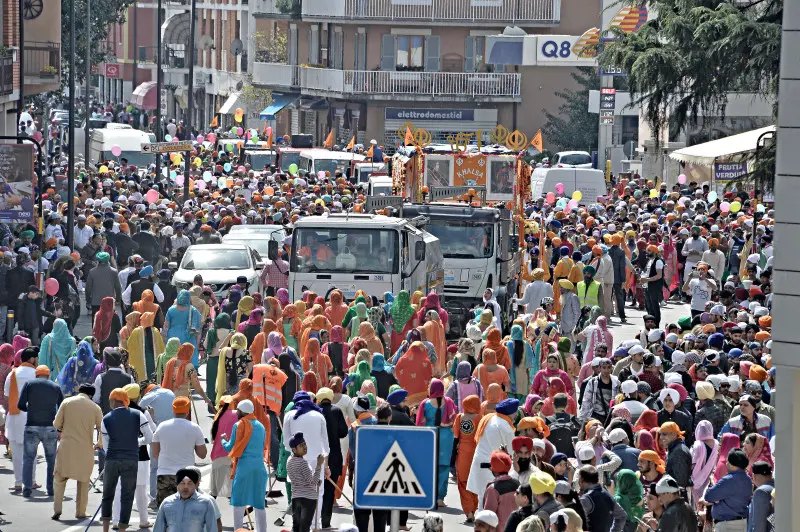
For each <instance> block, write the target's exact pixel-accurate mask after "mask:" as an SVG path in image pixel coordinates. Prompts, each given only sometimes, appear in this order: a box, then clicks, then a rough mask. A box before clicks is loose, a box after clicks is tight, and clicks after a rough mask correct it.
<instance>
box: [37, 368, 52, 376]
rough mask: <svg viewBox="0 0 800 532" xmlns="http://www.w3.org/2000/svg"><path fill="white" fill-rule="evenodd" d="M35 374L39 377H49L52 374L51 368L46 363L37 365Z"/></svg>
mask: <svg viewBox="0 0 800 532" xmlns="http://www.w3.org/2000/svg"><path fill="white" fill-rule="evenodd" d="M35 375H36V376H37V377H49V376H50V368H48V367H47V366H45V365H41V366H37V367H36V371H35Z"/></svg>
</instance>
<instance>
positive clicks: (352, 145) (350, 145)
mask: <svg viewBox="0 0 800 532" xmlns="http://www.w3.org/2000/svg"><path fill="white" fill-rule="evenodd" d="M355 146H356V136H355V135H353V138H352V139H350V142H348V143H347V146H345V147H344V150H345V151H351V150H352V149H353V148H355Z"/></svg>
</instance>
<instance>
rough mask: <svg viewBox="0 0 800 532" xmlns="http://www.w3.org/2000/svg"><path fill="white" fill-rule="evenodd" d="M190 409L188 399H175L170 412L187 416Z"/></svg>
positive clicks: (190, 405) (190, 404) (190, 403)
mask: <svg viewBox="0 0 800 532" xmlns="http://www.w3.org/2000/svg"><path fill="white" fill-rule="evenodd" d="M191 408H192V402H191V401H190V400H189V398H188V397H176V398H175V400H174V401H172V411H173V412H175V413H176V414H180V415H183V414H188V413H189V410H191Z"/></svg>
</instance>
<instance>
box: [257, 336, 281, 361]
mask: <svg viewBox="0 0 800 532" xmlns="http://www.w3.org/2000/svg"><path fill="white" fill-rule="evenodd" d="M282 352H283V342H281V333H279V332H276V331H272V332H271V333H269V335H268V336H267V348H266V349H264V352H263V353H262V354H261V363H262V364H266V363H267V362H269V360H270V359H272V358H273V357H275V358H277V357H278V356H280V354H281V353H282Z"/></svg>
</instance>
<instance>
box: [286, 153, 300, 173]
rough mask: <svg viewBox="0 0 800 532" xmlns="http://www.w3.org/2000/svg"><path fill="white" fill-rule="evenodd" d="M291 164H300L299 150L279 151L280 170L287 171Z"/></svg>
mask: <svg viewBox="0 0 800 532" xmlns="http://www.w3.org/2000/svg"><path fill="white" fill-rule="evenodd" d="M293 164H296V165H299V164H300V152H299V151H282V152H281V170H283V171H284V172H288V171H289V167H290V166H292V165H293Z"/></svg>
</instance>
